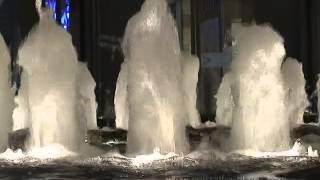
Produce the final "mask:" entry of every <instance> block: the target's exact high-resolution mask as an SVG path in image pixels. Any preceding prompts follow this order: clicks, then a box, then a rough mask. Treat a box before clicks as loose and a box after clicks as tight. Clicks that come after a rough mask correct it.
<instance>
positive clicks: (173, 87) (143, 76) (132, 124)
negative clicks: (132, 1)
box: [115, 0, 199, 154]
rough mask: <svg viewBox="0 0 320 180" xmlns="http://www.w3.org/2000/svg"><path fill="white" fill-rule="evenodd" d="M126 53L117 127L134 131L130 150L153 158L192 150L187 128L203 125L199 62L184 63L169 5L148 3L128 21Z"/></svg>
mask: <svg viewBox="0 0 320 180" xmlns="http://www.w3.org/2000/svg"><path fill="white" fill-rule="evenodd" d="M123 51H124V54H125V57H126V59H125V62H124V64H123V65H122V67H121V72H120V74H119V78H118V83H117V86H118V87H117V92H116V98H115V107H116V116H117V121H116V122H117V127H120V128H127V127H128V130H129V131H128V146H127V152H128V153H129V154H140V153H143V154H147V153H151V152H152V151H153V149H155V148H156V147H159V149H160V151H161V152H162V153H167V152H178V153H180V152H184V151H187V150H188V143H187V139H186V138H187V137H186V133H185V126H186V125H187V124H188V123H189V124H191V125H193V126H196V125H198V122H197V121H199V120H198V119H199V117H198V113H197V110H196V104H195V103H196V92H195V90H196V84H197V74H198V70H199V62H198V60H197V59H196V58H192V57H190V58H189V57H188V58H186V59H183V56H182V55H181V53H180V46H179V40H178V34H177V29H176V25H175V22H174V19H173V17H172V15H171V14H170V10H169V9H168V6H167V2H166V1H163V0H148V1H145V3H144V4H143V6H142V8H141V11H140V12H139V13H138V14H136V15H135V16H134V17H133V18H131V19H130V20H129V22H128V25H127V28H126V33H125V37H124V42H123ZM184 61H185V62H184ZM187 71H190V72H189V73H190V74H188V73H187ZM184 76H185V77H184ZM185 78H190V79H188V80H190V81H187V80H186V79H185ZM186 88H189V89H186Z"/></svg>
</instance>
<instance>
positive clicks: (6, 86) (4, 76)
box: [0, 35, 14, 151]
mask: <svg viewBox="0 0 320 180" xmlns="http://www.w3.org/2000/svg"><path fill="white" fill-rule="evenodd" d="M9 64H10V56H9V51H8V48H7V46H6V44H5V41H4V40H3V38H2V36H1V35H0V66H1V68H0V89H1V91H0V106H1V108H0V118H1V131H0V151H4V150H5V149H6V147H7V145H8V133H9V132H11V129H12V111H13V108H14V101H13V97H14V94H13V91H12V90H11V89H10V73H9V72H10V71H9V70H10V68H9V67H10V66H9Z"/></svg>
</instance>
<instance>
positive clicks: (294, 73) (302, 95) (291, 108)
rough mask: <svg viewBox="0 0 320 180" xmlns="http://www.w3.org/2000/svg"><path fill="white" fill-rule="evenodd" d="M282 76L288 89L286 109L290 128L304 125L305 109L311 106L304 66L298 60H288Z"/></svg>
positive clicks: (283, 67) (283, 66) (284, 65)
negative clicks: (306, 89)
mask: <svg viewBox="0 0 320 180" xmlns="http://www.w3.org/2000/svg"><path fill="white" fill-rule="evenodd" d="M282 74H283V78H284V85H285V87H286V89H287V93H286V94H287V99H286V107H287V111H288V115H289V122H290V127H291V128H294V127H295V126H297V125H301V124H304V122H303V115H304V112H305V109H306V108H307V106H309V102H308V98H307V93H306V91H305V86H306V80H305V79H304V74H303V70H302V64H301V63H299V62H298V61H297V60H296V59H293V58H287V59H286V61H285V62H284V63H283V64H282Z"/></svg>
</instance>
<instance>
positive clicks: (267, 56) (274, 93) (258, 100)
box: [218, 25, 290, 151]
mask: <svg viewBox="0 0 320 180" xmlns="http://www.w3.org/2000/svg"><path fill="white" fill-rule="evenodd" d="M234 36H235V38H236V46H235V52H234V54H233V62H232V64H231V70H230V72H229V73H228V74H227V75H226V76H225V78H224V82H223V83H224V84H223V85H224V86H225V87H224V86H222V87H221V88H223V89H227V92H226V93H221V92H220V94H218V99H219V98H225V97H226V96H229V95H231V96H232V97H227V99H226V100H227V102H226V103H227V105H231V104H234V107H232V108H230V107H229V109H226V108H224V109H222V110H221V112H226V113H225V114H227V118H229V119H230V110H232V114H231V116H232V122H231V128H232V130H231V143H232V145H233V146H234V148H236V149H255V150H260V151H278V150H283V149H287V148H289V142H290V138H289V131H290V127H289V120H288V113H287V112H286V109H285V106H286V103H285V100H286V99H285V98H286V91H285V87H284V83H283V78H282V74H281V64H282V61H283V58H284V56H285V49H284V46H283V39H282V38H281V36H280V35H279V34H278V33H276V32H274V31H273V30H272V28H271V27H269V26H256V25H253V26H249V27H245V26H243V27H239V28H238V29H237V30H236V31H235V33H234ZM228 76H229V77H228ZM229 88H230V89H229ZM220 91H221V90H220ZM220 96H221V97H220ZM220 101H221V100H220ZM218 102H219V100H218ZM228 116H229V117H228ZM220 118H223V117H220ZM229 121H230V120H229ZM229 123H230V122H229ZM226 124H228V122H226Z"/></svg>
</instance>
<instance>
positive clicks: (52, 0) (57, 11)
mask: <svg viewBox="0 0 320 180" xmlns="http://www.w3.org/2000/svg"><path fill="white" fill-rule="evenodd" d="M57 1H59V2H58V3H59V7H57ZM45 6H46V7H47V8H50V9H52V11H53V12H54V18H55V19H56V21H57V22H58V23H59V24H61V25H62V26H63V28H64V29H66V30H69V28H70V10H71V8H70V0H45ZM58 18H59V19H58Z"/></svg>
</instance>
